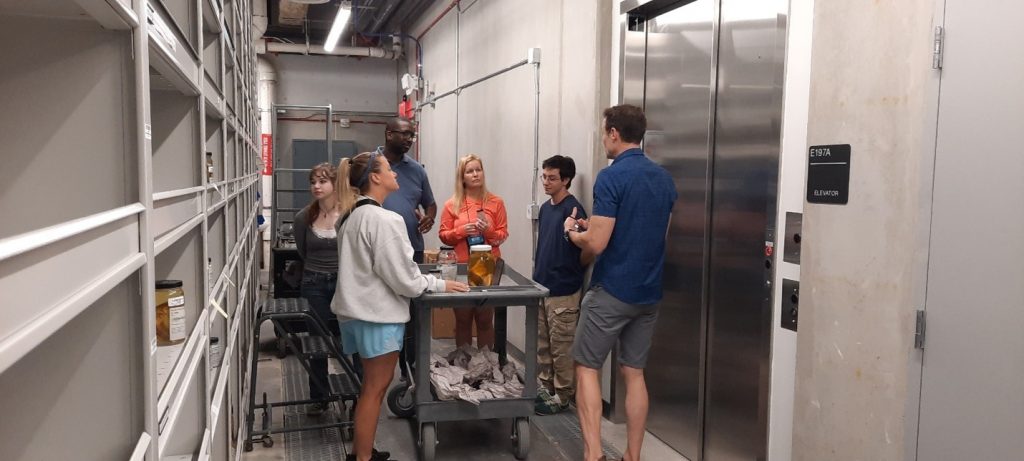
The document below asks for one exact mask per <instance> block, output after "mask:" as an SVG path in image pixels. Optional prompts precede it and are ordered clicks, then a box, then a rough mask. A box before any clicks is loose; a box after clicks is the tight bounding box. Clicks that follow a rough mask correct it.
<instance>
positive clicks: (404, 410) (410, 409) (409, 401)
mask: <svg viewBox="0 0 1024 461" xmlns="http://www.w3.org/2000/svg"><path fill="white" fill-rule="evenodd" d="M388 409H389V410H391V413H392V414H394V415H395V416H397V417H399V418H405V419H408V418H411V417H413V415H415V414H416V399H415V397H414V396H413V392H412V389H411V388H410V387H409V386H396V387H393V388H392V389H391V390H390V391H388Z"/></svg>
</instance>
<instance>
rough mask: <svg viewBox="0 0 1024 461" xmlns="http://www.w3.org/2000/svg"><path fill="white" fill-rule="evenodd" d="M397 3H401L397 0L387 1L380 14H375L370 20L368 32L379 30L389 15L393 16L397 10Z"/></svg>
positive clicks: (389, 17)
mask: <svg viewBox="0 0 1024 461" xmlns="http://www.w3.org/2000/svg"><path fill="white" fill-rule="evenodd" d="M399 3H401V2H400V1H399V0H390V1H388V2H387V4H385V5H384V8H383V10H382V11H381V12H380V14H379V15H375V16H376V17H375V18H374V19H373V21H371V24H370V27H369V30H370V32H372V33H377V32H380V29H381V27H382V26H384V24H385V23H387V22H388V20H390V19H391V16H393V15H394V14H395V12H396V11H398V10H397V7H398V4H399Z"/></svg>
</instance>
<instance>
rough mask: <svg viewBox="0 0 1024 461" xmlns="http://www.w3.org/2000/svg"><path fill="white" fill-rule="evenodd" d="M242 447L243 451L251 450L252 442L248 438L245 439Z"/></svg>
mask: <svg viewBox="0 0 1024 461" xmlns="http://www.w3.org/2000/svg"><path fill="white" fill-rule="evenodd" d="M242 449H244V450H245V451H252V442H251V441H249V440H246V441H245V443H244V444H243V446H242Z"/></svg>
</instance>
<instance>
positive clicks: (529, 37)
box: [408, 0, 610, 347]
mask: <svg viewBox="0 0 1024 461" xmlns="http://www.w3.org/2000/svg"><path fill="white" fill-rule="evenodd" d="M464 3H465V5H464V6H462V7H460V8H457V9H453V10H452V11H451V12H450V13H448V14H447V15H446V16H445V17H443V18H442V19H441V20H440V21H439V22H438V23H437V25H435V26H434V28H433V29H432V30H430V31H429V33H428V34H427V35H425V36H424V37H423V38H422V40H421V43H422V45H423V65H424V67H423V75H424V78H425V79H426V80H427V82H428V87H429V88H430V89H433V90H435V91H436V92H437V93H438V94H440V93H443V92H446V91H448V90H450V89H452V88H454V87H456V86H458V84H459V82H461V83H467V82H469V81H472V80H475V79H477V78H479V77H482V76H484V75H487V74H489V73H491V72H494V71H497V70H499V69H502V68H505V67H507V66H510V65H512V64H515V63H516V62H518V61H520V60H523V59H525V58H526V56H527V50H528V49H529V48H532V47H539V48H541V50H542V62H541V66H540V92H541V97H540V130H539V132H540V149H539V150H540V160H543V159H544V158H547V157H549V156H551V155H554V154H556V153H557V154H562V155H568V156H571V157H573V159H574V160H576V167H577V176H576V179H575V180H574V181H573V185H572V192H573V194H575V195H576V196H577V198H579V199H580V200H581V202H582V203H583V204H584V206H586V207H587V208H588V210H589V208H590V205H591V191H592V188H593V179H594V173H595V171H596V170H598V169H600V168H601V167H603V166H604V165H605V163H604V161H603V160H600V159H603V158H604V154H603V152H601V149H600V133H599V115H600V111H601V110H602V109H603V108H604V106H605V104H606V103H607V97H606V96H605V97H602V95H601V92H600V91H599V90H600V85H601V78H600V76H601V75H604V74H605V72H606V69H605V68H603V67H601V66H602V64H601V63H602V59H603V55H605V54H606V53H608V51H607V49H606V48H604V49H602V48H601V47H599V43H600V39H599V37H602V34H605V35H607V33H608V32H607V29H606V28H608V27H609V24H608V23H607V21H605V19H604V18H605V17H606V16H605V15H603V14H602V10H603V9H604V8H610V5H605V4H603V3H604V2H593V1H584V0H568V1H562V2H551V1H545V0H520V1H513V0H490V1H482V2H481V1H478V2H472V3H470V2H464ZM448 4H449V2H437V4H436V5H434V7H432V8H431V10H430V11H428V12H427V13H426V14H424V17H423V19H422V20H421V21H420V22H419V23H418V24H416V25H415V26H413V27H412V28H411V29H410V30H411V33H412V34H413V35H419V34H420V33H421V32H422V31H423V30H424V29H425V28H426V27H427V25H428V24H429V23H430V22H431V21H433V19H434V18H435V17H436V16H437V15H438V14H439V13H440V12H441V11H442V10H443V9H444V8H446V7H447V6H448ZM510 18H514V20H510ZM408 69H409V70H408V71H409V72H410V73H412V72H413V66H412V65H411V63H410V65H409V67H408ZM420 121H421V125H420V134H421V140H420V146H419V148H420V150H419V154H420V159H421V161H422V162H423V163H424V164H425V165H426V168H427V172H428V174H429V175H430V181H431V185H432V186H433V188H434V194H435V196H436V197H437V198H438V201H439V202H443V201H444V200H446V199H447V198H448V197H450V196H451V194H452V192H453V191H454V184H455V177H454V167H455V164H456V161H457V159H458V157H460V156H462V155H465V154H469V153H475V154H477V155H480V156H481V157H482V158H483V162H484V170H485V173H486V180H487V186H488V188H489V189H490V190H491V191H492V192H494V193H496V194H498V195H500V196H501V197H502V198H503V199H504V200H505V205H506V208H507V210H508V217H509V235H510V237H509V240H508V241H507V242H506V243H505V244H504V245H502V256H503V257H504V258H505V259H506V260H508V262H509V263H510V264H511V265H512V267H514V268H515V269H516V270H518V271H520V272H522V273H524V274H530V273H531V272H532V253H533V248H532V238H531V232H532V228H531V222H530V220H529V219H527V217H526V211H527V207H528V205H529V204H530V203H531V200H532V196H531V190H530V189H531V186H532V181H533V178H534V176H535V174H539V173H535V172H534V170H533V161H534V159H533V151H534V147H533V146H534V145H533V142H534V71H533V67H532V66H524V67H521V68H518V69H515V70H513V71H511V72H508V73H506V74H504V75H501V76H498V77H496V78H494V79H492V80H489V81H487V82H484V83H481V84H479V85H477V86H474V87H472V88H468V89H466V90H464V91H463V92H462V93H461V94H460V95H458V96H451V97H449V98H447V99H443V100H441V101H439V102H438V103H437V105H436V107H433V108H426V109H424V110H423V112H422V114H421V116H420ZM536 194H537V201H538V203H541V202H543V201H544V200H545V199H546V196H545V195H544V193H543V190H542V189H541V188H540V185H539V183H538V188H537V191H536ZM439 244H440V242H439V241H438V239H437V234H436V229H435V232H434V233H432V234H431V235H429V236H428V237H427V246H428V247H436V246H438V245H439ZM523 324H524V321H523V317H522V314H521V312H517V311H512V313H511V314H510V319H509V328H510V338H511V340H512V341H513V344H515V345H517V346H518V347H522V345H523Z"/></svg>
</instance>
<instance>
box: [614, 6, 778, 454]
mask: <svg viewBox="0 0 1024 461" xmlns="http://www.w3.org/2000/svg"><path fill="white" fill-rule="evenodd" d="M786 8H787V4H786V2H785V1H783V0H769V1H764V0H696V1H680V2H677V3H674V4H671V5H666V2H643V4H642V5H640V6H639V7H638V8H636V9H634V10H633V11H631V12H629V14H628V16H627V17H628V19H627V22H626V23H627V25H626V29H627V30H625V31H624V32H623V34H624V35H623V39H624V40H623V44H624V46H623V60H622V62H623V69H622V96H623V97H622V99H623V102H626V103H632V104H642V105H643V106H644V109H645V111H646V113H647V117H648V132H647V135H646V137H645V140H644V149H645V150H646V151H647V153H648V155H649V156H650V157H651V158H652V159H653V160H655V161H656V162H658V163H659V164H661V165H662V166H664V167H665V168H666V169H667V170H668V171H669V172H670V173H671V174H672V176H673V177H674V179H675V181H676V188H677V190H678V191H679V201H678V202H677V203H676V208H675V210H674V211H673V217H672V223H671V224H670V230H669V235H670V237H669V243H668V246H667V248H666V252H667V255H666V256H667V257H666V263H665V264H666V266H665V275H664V277H665V278H664V294H665V297H664V299H663V301H662V303H661V306H660V312H659V320H658V326H657V330H656V332H655V337H654V341H653V344H652V350H651V358H650V361H649V366H648V368H647V371H646V373H647V383H648V387H649V393H650V398H651V405H650V416H649V420H648V429H649V430H650V431H651V432H652V433H653V434H655V435H656V436H658V437H659V438H660V439H662V440H663V441H665V442H666V443H667V444H668V445H670V446H671V447H673V448H674V449H676V450H677V451H679V452H680V453H681V454H683V455H684V456H686V457H687V458H689V459H691V460H695V461H696V460H712V461H719V460H744V461H749V460H760V459H764V458H765V457H766V452H767V436H768V430H767V415H768V385H769V378H770V375H769V363H770V362H769V358H770V346H771V289H770V286H769V285H768V284H767V283H766V282H767V281H769V280H771V276H772V271H773V265H774V258H773V255H770V254H766V253H765V246H766V245H765V242H767V241H772V240H774V234H775V222H774V220H775V211H776V198H777V187H778V185H777V179H778V158H779V141H780V139H779V136H780V132H781V123H780V119H781V114H782V106H781V105H782V90H781V88H782V71H783V67H782V63H783V55H784V50H785V47H784V44H785V24H784V13H785V11H786ZM616 397H617V398H621V395H616Z"/></svg>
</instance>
